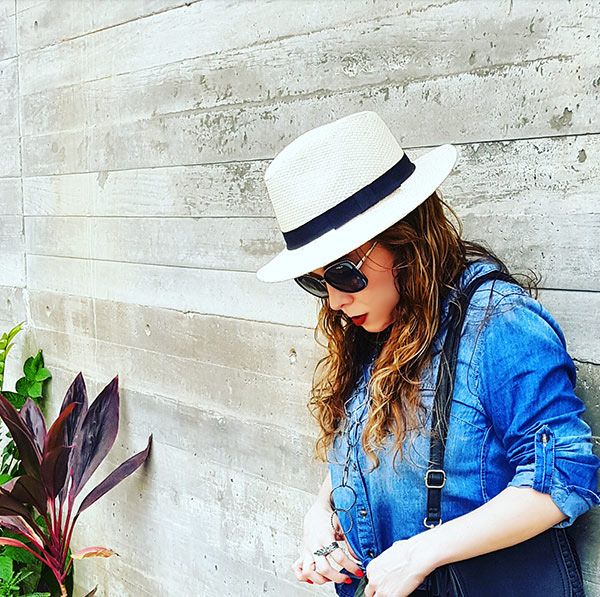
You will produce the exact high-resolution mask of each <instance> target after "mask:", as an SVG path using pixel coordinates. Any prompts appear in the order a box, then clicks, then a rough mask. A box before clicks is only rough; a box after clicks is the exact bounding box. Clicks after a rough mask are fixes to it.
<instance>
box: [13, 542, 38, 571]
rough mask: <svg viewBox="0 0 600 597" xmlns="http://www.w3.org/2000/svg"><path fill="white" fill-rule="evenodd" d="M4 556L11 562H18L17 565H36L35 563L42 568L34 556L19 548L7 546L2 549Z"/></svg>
mask: <svg viewBox="0 0 600 597" xmlns="http://www.w3.org/2000/svg"><path fill="white" fill-rule="evenodd" d="M4 555H6V556H8V557H9V558H10V559H11V560H13V562H19V564H29V565H32V564H36V565H37V562H39V564H40V568H41V566H42V563H41V562H40V561H39V560H38V559H37V558H36V557H35V556H33V555H31V554H30V553H29V552H28V551H27V550H26V549H22V548H20V547H12V546H7V547H5V548H4Z"/></svg>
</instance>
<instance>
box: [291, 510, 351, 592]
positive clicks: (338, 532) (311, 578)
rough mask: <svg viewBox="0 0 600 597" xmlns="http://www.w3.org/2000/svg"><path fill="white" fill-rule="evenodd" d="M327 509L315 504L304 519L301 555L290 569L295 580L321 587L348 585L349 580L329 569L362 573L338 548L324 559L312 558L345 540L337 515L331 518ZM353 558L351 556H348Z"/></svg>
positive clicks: (330, 513) (323, 557)
mask: <svg viewBox="0 0 600 597" xmlns="http://www.w3.org/2000/svg"><path fill="white" fill-rule="evenodd" d="M333 524H334V526H335V529H334V528H332V510H331V508H330V507H329V506H326V505H324V504H323V502H322V501H320V500H319V501H317V502H315V504H314V505H313V506H312V507H311V508H310V510H309V511H308V512H307V513H306V515H305V517H304V539H303V545H302V553H301V555H300V557H299V558H298V559H297V560H296V561H295V562H294V563H293V564H292V570H293V571H294V574H295V575H296V578H297V579H298V580H299V581H305V582H308V583H311V584H312V583H314V584H318V585H322V584H324V583H326V582H329V581H334V582H338V583H343V582H347V583H349V582H352V579H351V578H350V577H349V576H348V575H346V574H341V573H340V572H338V569H337V568H334V567H333V566H332V563H334V565H337V566H338V567H343V568H346V570H348V571H349V572H352V573H353V574H356V575H357V576H362V575H363V572H362V570H361V569H360V567H359V566H358V564H357V563H356V561H353V560H351V559H350V558H349V557H348V556H347V555H346V554H345V553H344V551H343V550H342V549H341V548H338V549H336V550H335V551H332V552H331V553H330V554H329V555H327V556H316V555H314V553H313V552H315V551H316V550H317V549H319V548H321V547H325V546H327V545H329V544H330V543H331V542H332V541H345V537H344V533H343V531H342V528H341V526H340V523H339V520H338V518H337V516H336V515H335V514H334V515H333ZM352 556H353V557H354V554H352Z"/></svg>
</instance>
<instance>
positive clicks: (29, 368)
mask: <svg viewBox="0 0 600 597" xmlns="http://www.w3.org/2000/svg"><path fill="white" fill-rule="evenodd" d="M37 369H38V368H37V367H36V366H35V361H34V359H33V357H29V358H28V359H27V360H26V361H25V364H24V365H23V373H25V377H26V378H27V379H28V380H29V381H35V374H36V372H37ZM18 391H19V390H17V392H18Z"/></svg>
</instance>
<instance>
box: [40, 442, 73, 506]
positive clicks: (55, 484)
mask: <svg viewBox="0 0 600 597" xmlns="http://www.w3.org/2000/svg"><path fill="white" fill-rule="evenodd" d="M71 448H72V446H56V447H55V448H53V449H51V450H50V451H49V452H44V460H42V469H41V473H42V483H43V484H44V487H45V489H46V495H47V496H48V498H49V499H51V500H53V499H55V498H56V496H57V495H58V493H59V492H60V491H61V490H62V489H63V488H64V487H65V481H67V466H68V464H69V455H70V454H71Z"/></svg>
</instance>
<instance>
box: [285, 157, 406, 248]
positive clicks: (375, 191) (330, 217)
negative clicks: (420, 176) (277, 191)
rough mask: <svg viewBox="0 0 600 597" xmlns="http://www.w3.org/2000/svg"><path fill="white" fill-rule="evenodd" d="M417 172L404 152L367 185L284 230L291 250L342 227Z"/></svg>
mask: <svg viewBox="0 0 600 597" xmlns="http://www.w3.org/2000/svg"><path fill="white" fill-rule="evenodd" d="M414 171H415V165H414V164H413V162H411V161H410V159H409V158H408V156H407V155H406V154H404V155H403V156H402V159H401V160H400V161H399V162H397V163H396V164H394V165H393V166H392V167H391V168H390V169H389V170H387V171H386V172H384V173H383V174H382V175H381V176H379V177H378V178H376V179H375V180H374V181H373V182H371V183H369V184H368V185H367V186H366V187H363V188H362V189H360V190H359V191H357V192H356V193H354V194H353V195H350V197H348V198H347V199H344V200H343V201H342V202H341V203H338V204H337V205H334V206H333V207H332V208H331V209H328V210H327V211H325V212H323V213H322V214H319V215H318V216H317V217H315V218H313V219H312V220H309V221H308V222H306V223H304V224H302V226H298V228H294V229H293V230H289V231H288V232H284V233H283V238H284V240H285V244H286V246H287V248H288V250H290V251H291V250H293V249H298V248H300V247H303V246H304V245H306V244H308V243H309V242H311V241H313V240H315V239H316V238H319V237H320V236H322V235H323V234H325V233H326V232H329V231H330V230H334V229H335V228H339V227H340V226H343V225H344V224H346V223H347V222H349V221H350V220H352V218H354V217H356V216H357V215H359V214H361V213H363V212H365V211H367V209H369V208H370V207H372V206H373V205H375V204H376V203H379V201H381V200H382V199H385V197H387V196H388V195H389V194H390V193H392V192H393V191H395V190H396V189H397V188H399V187H400V186H401V185H402V183H403V182H404V181H405V180H406V179H407V178H408V177H409V176H410V175H411V174H412V173H413V172H414Z"/></svg>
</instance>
